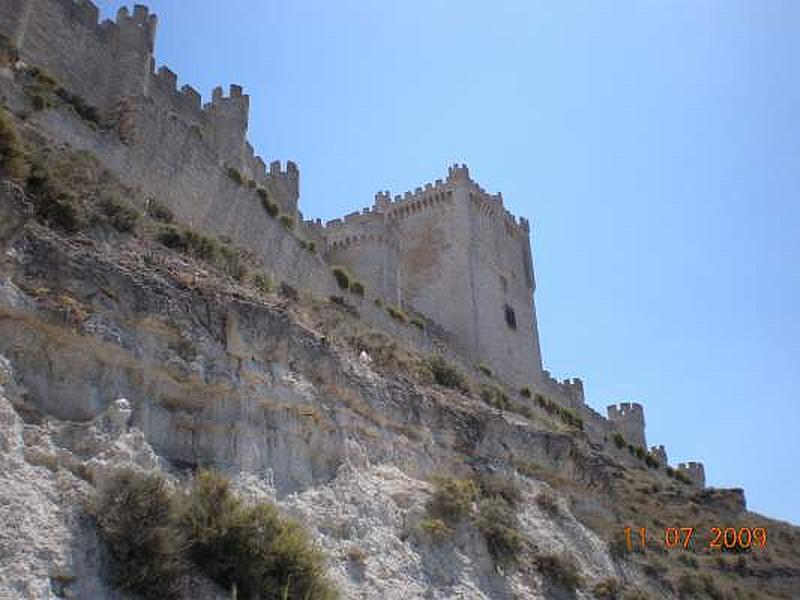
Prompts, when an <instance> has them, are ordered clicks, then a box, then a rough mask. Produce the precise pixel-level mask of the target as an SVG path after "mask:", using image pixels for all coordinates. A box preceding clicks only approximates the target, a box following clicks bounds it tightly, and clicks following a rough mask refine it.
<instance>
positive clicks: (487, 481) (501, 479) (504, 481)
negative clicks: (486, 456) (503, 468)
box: [475, 473, 522, 508]
mask: <svg viewBox="0 0 800 600" xmlns="http://www.w3.org/2000/svg"><path fill="white" fill-rule="evenodd" d="M475 484H476V485H477V489H478V493H479V494H480V495H481V497H482V498H502V499H503V500H504V501H505V502H506V503H507V504H508V505H509V506H510V507H511V508H516V506H517V505H518V504H519V503H520V501H521V500H522V494H521V493H520V491H519V488H518V487H517V484H516V483H514V480H513V479H511V478H510V477H505V476H503V475H498V474H495V473H482V474H481V475H479V476H478V477H476V478H475Z"/></svg>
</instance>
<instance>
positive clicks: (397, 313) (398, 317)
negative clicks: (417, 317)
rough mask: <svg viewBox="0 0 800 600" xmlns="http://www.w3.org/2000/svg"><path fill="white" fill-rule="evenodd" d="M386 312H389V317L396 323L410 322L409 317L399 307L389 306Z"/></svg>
mask: <svg viewBox="0 0 800 600" xmlns="http://www.w3.org/2000/svg"><path fill="white" fill-rule="evenodd" d="M386 312H388V313H389V316H390V317H392V318H393V319H394V320H395V321H400V322H401V323H407V322H408V315H407V314H406V313H405V311H404V310H403V309H402V308H400V307H399V306H392V305H391V304H387V305H386Z"/></svg>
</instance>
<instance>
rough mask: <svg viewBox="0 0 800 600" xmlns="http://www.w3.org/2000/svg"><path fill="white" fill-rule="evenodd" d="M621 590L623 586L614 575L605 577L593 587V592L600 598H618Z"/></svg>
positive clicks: (611, 599) (610, 599)
mask: <svg viewBox="0 0 800 600" xmlns="http://www.w3.org/2000/svg"><path fill="white" fill-rule="evenodd" d="M621 591H622V586H621V585H620V583H619V581H618V580H617V579H615V578H613V577H609V578H608V579H604V580H603V581H601V582H599V583H598V584H597V585H595V586H594V587H593V588H592V594H593V595H594V597H595V598H597V599H598V600H616V599H617V598H618V597H619V593H620V592H621Z"/></svg>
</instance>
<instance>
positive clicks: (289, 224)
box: [278, 214, 295, 230]
mask: <svg viewBox="0 0 800 600" xmlns="http://www.w3.org/2000/svg"><path fill="white" fill-rule="evenodd" d="M278 221H280V223H281V225H283V227H284V229H288V230H292V229H294V225H295V223H294V217H293V216H292V215H287V214H282V215H281V216H280V217H278Z"/></svg>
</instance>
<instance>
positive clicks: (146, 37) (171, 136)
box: [0, 0, 704, 485]
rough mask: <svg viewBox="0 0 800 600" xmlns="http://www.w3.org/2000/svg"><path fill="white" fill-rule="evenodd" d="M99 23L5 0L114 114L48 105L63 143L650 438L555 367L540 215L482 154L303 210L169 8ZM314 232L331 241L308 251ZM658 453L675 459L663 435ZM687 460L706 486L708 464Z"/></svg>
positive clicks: (29, 34) (8, 29)
mask: <svg viewBox="0 0 800 600" xmlns="http://www.w3.org/2000/svg"><path fill="white" fill-rule="evenodd" d="M98 21H99V11H98V9H97V7H96V6H95V5H94V4H92V3H91V2H90V1H88V0H4V1H3V3H2V4H0V34H1V35H2V36H3V37H5V38H7V39H8V40H10V43H11V44H13V46H14V47H15V48H16V49H17V50H18V52H19V57H20V59H21V61H23V62H24V63H26V64H28V65H35V66H37V67H40V68H42V69H45V70H46V71H47V72H49V73H52V74H53V75H54V76H55V77H56V78H57V79H58V81H59V82H60V83H61V85H63V86H64V87H65V88H66V89H68V90H69V91H70V92H71V93H74V94H77V95H79V96H81V97H82V98H83V99H85V101H86V102H87V103H88V104H90V105H92V106H94V107H96V109H97V110H98V112H99V115H100V119H101V123H102V125H103V127H101V128H100V129H99V130H95V129H92V128H89V127H87V126H86V125H85V123H82V122H81V121H80V120H79V119H66V118H64V116H63V115H61V114H59V112H58V111H54V110H45V111H41V112H40V113H37V114H36V115H35V116H34V117H32V118H35V119H37V120H38V121H39V122H40V123H41V124H42V129H45V130H47V131H48V132H49V134H50V135H51V136H52V137H53V139H54V140H55V141H56V142H58V143H62V144H69V145H70V146H72V147H74V148H76V149H83V150H87V151H90V152H92V153H93V154H95V155H96V156H97V157H98V158H99V159H100V160H101V161H102V162H103V163H104V164H105V165H106V166H107V167H108V168H109V169H111V170H112V171H114V172H115V173H117V174H118V175H119V177H120V178H121V179H122V180H123V181H125V182H126V183H127V184H128V185H130V186H131V187H132V188H134V189H137V190H138V191H139V192H140V193H141V196H142V198H158V199H160V200H161V201H163V202H165V203H167V204H169V206H170V208H171V209H172V210H173V211H174V213H175V216H176V219H177V220H178V221H180V222H182V223H186V224H188V225H189V226H191V227H193V228H195V229H197V230H199V231H203V232H206V233H210V234H214V235H219V236H226V237H228V238H230V239H231V240H232V241H233V242H235V243H236V244H238V245H241V246H242V247H245V248H248V249H249V250H250V251H251V252H253V253H254V254H257V255H259V256H260V257H262V258H263V259H264V261H265V263H266V264H268V265H270V267H271V269H272V270H273V272H274V275H275V276H276V277H277V278H279V279H281V280H282V281H285V282H287V283H289V284H291V285H294V286H296V287H300V288H303V289H305V290H308V291H309V292H311V293H313V294H315V295H317V296H320V297H324V298H327V297H328V296H330V295H333V294H337V293H340V290H339V289H338V287H337V283H336V280H335V279H334V277H333V276H332V274H331V267H332V266H342V267H346V268H347V269H348V270H349V271H350V272H351V273H352V274H353V275H354V276H355V277H357V278H358V279H359V280H360V281H361V282H363V283H364V285H365V288H366V290H367V294H366V297H365V298H364V299H363V300H359V299H357V298H354V299H353V302H357V303H358V302H360V304H359V306H358V310H359V312H360V314H361V315H362V318H363V319H365V320H366V321H367V322H369V323H370V324H372V325H373V326H375V327H378V328H381V329H384V330H387V331H389V332H390V333H392V334H395V335H398V336H401V337H403V338H405V339H406V340H407V341H408V342H409V343H410V344H412V345H413V346H415V347H416V348H417V349H418V350H420V351H423V352H434V351H435V352H440V353H444V354H446V355H447V356H448V357H449V358H451V359H452V360H454V361H456V362H459V363H460V364H461V365H462V366H463V367H465V368H467V369H470V370H472V371H473V372H477V371H476V368H477V367H478V365H481V366H484V365H485V366H486V367H488V368H489V369H490V370H491V372H492V373H493V374H494V375H495V376H496V377H497V379H498V380H500V381H502V382H503V383H505V384H507V385H508V386H509V389H514V390H520V389H521V388H524V387H528V388H530V389H531V390H532V391H533V392H534V393H538V394H541V395H542V396H543V397H546V398H548V399H550V400H552V401H553V402H555V403H556V404H558V405H559V406H561V407H563V408H565V409H571V410H573V411H575V413H577V415H578V416H580V418H581V419H582V420H583V423H584V426H585V427H584V430H585V431H586V432H587V435H589V436H590V437H591V438H593V439H595V440H597V441H599V442H603V441H604V440H605V439H606V437H607V436H608V434H610V433H611V432H614V431H618V432H620V433H622V434H623V436H624V437H625V439H626V440H627V442H628V443H630V444H632V445H635V446H640V447H642V448H646V447H647V446H646V440H645V435H644V428H645V425H644V411H643V409H642V407H641V405H639V404H630V403H625V404H621V405H619V406H610V407H609V408H608V418H607V419H606V418H604V417H602V416H600V415H599V414H597V413H595V412H594V411H593V410H592V409H591V408H589V407H588V406H587V405H586V404H585V399H584V390H583V383H582V382H581V381H580V380H579V379H571V380H565V381H557V380H555V379H553V378H552V377H550V375H549V373H548V372H547V371H545V370H543V368H542V356H541V350H540V347H539V334H538V327H537V321H536V307H535V302H534V292H535V290H536V278H535V274H534V268H533V260H532V256H531V243H530V225H529V223H528V221H527V220H526V219H523V218H517V217H515V216H514V215H512V214H510V213H509V212H508V210H506V208H505V207H504V204H503V198H502V195H501V194H499V193H496V194H492V193H489V192H487V191H486V190H484V189H483V188H482V187H481V186H480V185H478V184H477V183H476V182H475V181H473V180H472V178H471V177H470V173H469V170H468V168H467V166H466V165H453V166H451V167H450V168H449V170H448V172H447V175H446V177H444V178H443V179H439V180H436V181H435V182H433V183H428V184H426V185H424V186H421V187H418V188H417V189H415V190H414V191H408V192H405V193H404V194H401V195H395V196H392V194H390V193H389V192H388V191H381V192H379V193H378V194H376V196H375V198H374V203H373V204H372V206H370V207H367V208H364V209H363V210H361V211H360V212H354V213H352V214H349V215H347V216H345V217H343V218H342V219H335V220H333V221H329V222H327V223H324V224H323V223H322V222H321V221H319V220H316V221H315V220H306V221H303V219H302V214H301V213H300V212H299V208H298V200H299V194H300V186H299V170H298V168H297V166H296V165H295V164H294V163H292V162H287V163H286V164H285V166H283V165H282V164H281V163H280V162H279V161H272V162H271V163H270V164H269V166H267V163H266V162H265V161H264V160H263V159H262V158H261V157H259V156H257V155H256V154H255V152H254V149H253V147H252V146H251V145H250V144H249V143H248V141H247V127H248V116H249V115H248V113H249V103H250V99H249V97H248V96H247V95H246V94H245V93H244V91H243V89H242V87H241V86H238V85H231V86H230V87H229V89H228V93H227V94H225V93H224V92H223V89H222V88H216V89H214V90H213V92H212V94H211V99H210V101H209V102H207V103H205V104H203V103H202V100H201V95H200V93H199V92H198V91H196V90H195V89H194V88H192V87H191V86H189V85H182V86H181V87H180V88H179V87H178V77H177V75H176V74H175V73H174V72H173V71H171V70H170V69H169V68H168V67H166V66H161V67H159V68H156V63H155V59H154V46H155V37H156V28H157V19H156V16H155V15H153V14H151V13H150V12H149V10H148V9H147V8H146V7H144V6H141V5H136V6H134V8H133V10H132V11H129V10H128V9H127V8H124V7H123V8H121V9H120V10H119V11H118V13H117V16H116V19H115V20H114V21H104V22H102V23H99V22H98ZM0 85H2V86H3V88H2V91H3V92H4V95H5V96H7V98H6V102H7V103H8V104H9V105H10V106H11V108H12V109H13V108H14V106H16V107H17V108H18V109H19V110H20V111H22V110H25V102H27V100H25V99H24V98H23V97H22V96H21V95H20V94H17V95H16V96H15V95H14V94H13V93H11V92H8V93H7V94H6V93H5V92H7V91H8V90H6V87H8V86H6V84H4V83H3V81H2V78H0ZM9 89H10V87H9ZM15 103H16V104H15ZM232 172H233V173H235V174H236V177H231V173H232ZM237 180H238V181H237ZM243 182H245V184H244V185H243V184H242V183H243ZM262 188H263V189H264V190H266V191H267V192H268V194H269V197H270V198H271V200H272V201H274V202H275V204H276V205H277V206H278V208H279V210H280V212H281V213H282V214H283V216H284V217H286V218H287V219H289V220H290V221H291V222H293V223H297V224H298V226H297V229H296V230H295V231H294V232H291V231H288V230H287V229H286V228H285V227H284V226H282V225H281V224H280V223H279V222H278V220H276V219H275V218H274V216H270V215H268V214H267V212H266V211H265V210H264V208H263V207H262V205H261V202H260V201H259V197H258V194H257V193H256V190H257V189H262ZM298 235H299V236H301V237H300V239H299V238H298ZM309 241H313V242H314V244H315V247H316V248H317V249H318V251H317V252H316V253H311V252H308V251H307V248H308V242H309ZM301 242H303V243H301ZM380 304H384V305H392V306H396V307H398V308H402V309H403V310H405V311H407V312H409V313H412V314H414V315H418V316H419V318H420V319H422V320H423V321H424V324H425V327H424V328H423V330H421V331H420V330H417V328H415V327H408V326H401V325H399V324H397V323H395V322H393V321H392V319H391V318H388V317H387V316H386V311H385V310H383V309H382V308H380V307H379V306H378V305H380ZM484 370H486V369H484ZM651 454H652V455H653V456H656V457H657V459H658V460H660V461H662V462H666V451H665V450H664V449H663V447H660V449H654V450H653V452H652V453H651ZM681 469H682V470H684V471H685V472H686V473H687V476H688V477H690V478H691V479H692V480H693V481H695V482H696V483H698V484H699V485H702V484H703V481H704V473H703V468H702V465H700V464H699V463H688V464H686V465H685V466H682V467H681Z"/></svg>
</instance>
